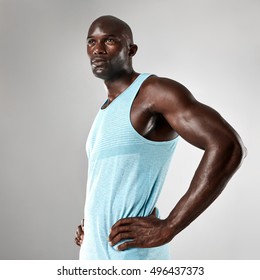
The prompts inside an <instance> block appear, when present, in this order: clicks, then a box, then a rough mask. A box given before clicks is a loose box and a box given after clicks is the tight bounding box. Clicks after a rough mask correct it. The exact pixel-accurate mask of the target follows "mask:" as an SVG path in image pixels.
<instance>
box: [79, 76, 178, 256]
mask: <svg viewBox="0 0 260 280" xmlns="http://www.w3.org/2000/svg"><path fill="white" fill-rule="evenodd" d="M149 76H150V74H147V73H143V74H140V75H139V76H138V77H137V78H136V80H135V81H134V82H133V83H132V84H131V85H130V86H129V87H128V88H127V89H126V90H125V91H124V92H122V93H121V94H120V95H119V96H118V97H117V98H116V99H114V100H113V102H112V103H111V104H110V105H109V106H108V107H106V108H105V109H100V110H99V112H98V114H97V116H96V118H95V120H94V123H93V125H92V128H91V131H90V133H89V137H88V140H87V144H86V151H87V156H88V160H89V165H88V166H89V167H88V181H87V193H86V203H85V210H84V218H85V224H84V229H85V236H84V242H83V244H82V246H81V249H80V259H88V260H152V259H170V255H169V247H168V245H163V246H159V247H154V248H145V249H142V248H131V249H128V250H125V251H117V250H116V246H115V247H111V246H110V245H109V243H108V240H107V238H108V236H109V233H110V228H111V227H112V225H113V224H114V223H115V222H117V221H118V220H119V219H121V218H126V217H136V216H141V217H144V216H148V215H149V214H150V213H151V212H152V211H153V209H154V207H155V205H156V202H157V199H158V196H159V194H160V191H161V188H162V185H163V183H164V180H165V177H166V173H167V170H168V167H169V163H170V160H171V157H172V154H173V151H174V149H175V146H176V143H177V138H176V139H174V140H171V141H162V142H157V141H151V140H148V139H146V138H144V137H143V136H141V135H140V134H139V133H138V132H136V130H135V129H134V128H133V126H132V124H131V120H130V110H131V106H132V103H133V101H134V98H135V96H136V94H137V92H138V90H139V88H140V86H141V85H142V83H143V81H144V80H145V79H146V78H147V77H149ZM117 246H118V245H117Z"/></svg>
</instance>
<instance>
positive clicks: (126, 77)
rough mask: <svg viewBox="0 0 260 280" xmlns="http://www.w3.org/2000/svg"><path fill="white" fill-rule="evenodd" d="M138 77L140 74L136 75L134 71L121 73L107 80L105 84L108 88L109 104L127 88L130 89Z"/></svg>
mask: <svg viewBox="0 0 260 280" xmlns="http://www.w3.org/2000/svg"><path fill="white" fill-rule="evenodd" d="M138 75H139V73H136V72H135V71H134V70H132V71H131V72H124V73H121V74H120V75H118V76H117V77H114V78H113V79H109V80H105V81H104V83H105V86H106V88H107V92H108V100H109V102H111V101H112V100H113V99H115V98H116V97H117V96H118V95H120V94H121V93H122V92H123V91H124V90H125V89H126V88H128V87H129V86H130V85H131V84H132V82H133V81H134V80H135V79H136V78H137V76H138Z"/></svg>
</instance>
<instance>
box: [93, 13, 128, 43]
mask: <svg viewBox="0 0 260 280" xmlns="http://www.w3.org/2000/svg"><path fill="white" fill-rule="evenodd" d="M104 26H107V27H108V26H109V28H110V29H111V30H114V31H115V32H119V33H121V35H122V36H123V37H124V38H125V39H126V40H127V42H128V44H133V33H132V30H131V28H130V26H129V25H128V24H127V23H126V22H124V21H123V20H121V19H119V18H117V17H114V16H110V15H106V16H101V17H99V18H97V19H95V20H94V21H93V23H92V24H91V25H90V27H89V32H88V33H89V34H90V33H92V31H93V30H94V29H95V28H97V27H104Z"/></svg>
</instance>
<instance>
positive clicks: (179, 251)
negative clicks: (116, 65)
mask: <svg viewBox="0 0 260 280" xmlns="http://www.w3.org/2000/svg"><path fill="white" fill-rule="evenodd" d="M259 11H260V2H259V1H257V0H256V1H254V0H240V1H235V0H212V1H210V0H197V1H194V0H186V1H185V0H184V1H183V0H178V1H174V0H172V1H170V0H164V1H155V0H153V1H151V0H143V1H137V0H132V1H116V0H110V1H104V0H103V1H102V0H96V1H87V0H76V1H73V0H31V1H29V0H0V63H1V64H0V94H1V96H0V226H1V230H0V259H77V258H78V252H79V248H78V247H77V246H76V245H74V232H75V229H76V227H77V225H78V224H79V223H80V220H81V219H82V218H83V208H84V202H85V188H86V180H87V158H86V154H85V142H86V139H87V135H88V132H89V129H90V127H91V123H92V121H93V119H94V117H95V114H96V112H97V110H98V109H99V106H100V105H101V104H102V103H103V102H104V101H105V99H106V92H105V89H104V86H103V82H102V80H99V79H96V78H95V77H94V76H93V75H92V73H91V69H90V66H89V61H88V58H87V56H86V35H87V30H88V27H89V25H90V23H91V22H92V21H93V20H94V19H95V18H96V17H98V16H100V15H104V14H112V15H115V16H117V17H119V18H121V19H123V20H125V21H126V22H128V23H129V25H130V26H131V27H132V30H133V33H134V39H135V42H136V44H138V46H139V50H138V53H137V54H136V56H135V57H134V68H135V69H136V71H138V72H151V73H155V74H157V75H159V76H165V77H169V78H172V79H175V80H177V81H179V82H181V83H182V84H184V85H185V86H186V87H188V88H189V90H190V91H191V92H192V93H193V94H194V95H195V97H196V98H197V99H198V100H200V101H201V102H203V103H206V104H208V105H210V106H212V107H213V108H215V109H216V110H217V111H219V112H220V114H221V115H222V116H223V117H224V118H225V119H226V120H227V121H228V122H229V123H231V125H232V126H233V127H234V128H235V129H236V130H237V131H238V133H239V134H240V135H241V137H242V139H243V140H244V143H245V145H246V146H247V148H248V152H249V153H248V157H247V158H246V160H245V161H244V164H243V166H242V167H241V169H239V171H238V172H237V173H236V174H235V176H234V177H233V178H232V179H231V181H230V182H229V184H228V186H227V188H226V189H225V190H224V192H223V193H222V194H221V196H220V197H219V198H218V199H217V200H216V201H215V202H214V203H213V204H212V205H211V206H210V207H209V208H208V209H207V210H206V211H205V212H204V213H203V214H202V215H201V216H199V217H198V218H197V219H196V220H195V221H194V222H193V223H192V224H191V225H190V226H189V227H188V228H186V229H185V230H184V231H182V232H181V233H180V234H179V235H178V236H177V237H176V238H174V240H173V241H172V242H171V251H172V256H173V258H174V259H191V260H192V259H259V258H260V242H259V236H260V223H259V214H260V203H259V197H260V183H259V182H260V179H259V171H260V170H259V156H260V154H259V143H260V135H259V117H260V112H259V111H260V110H259V104H260V98H259V93H260V92H259V90H260V85H259V77H260V75H259V74H260V71H259V70H260V52H259V50H260V37H259V34H260V32H259V26H260V17H259ZM201 156H202V151H200V150H198V149H197V148H195V147H192V146H191V145H190V144H187V143H186V142H185V141H184V140H181V141H179V144H178V147H177V149H176V153H175V155H174V157H173V161H172V164H171V166H170V170H169V173H168V176H167V179H166V182H165V186H164V189H163V191H162V194H161V196H160V199H159V203H158V208H159V209H160V212H161V216H162V218H165V217H166V216H167V214H168V213H169V212H170V210H171V209H172V208H173V206H174V205H175V204H176V202H177V201H178V200H179V199H180V197H181V196H182V195H183V194H184V192H185V191H186V189H187V188H188V186H189V182H190V180H191V178H192V176H193V174H194V171H195V169H196V166H197V164H198V162H199V160H200V157H201ZM108 168H109V166H108ZM85 230H87V228H86V229H85Z"/></svg>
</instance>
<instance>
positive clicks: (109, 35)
mask: <svg viewBox="0 0 260 280" xmlns="http://www.w3.org/2000/svg"><path fill="white" fill-rule="evenodd" d="M93 37H94V36H91V35H90V36H88V37H87V39H90V38H93ZM102 37H114V38H118V37H119V36H116V35H115V34H105V35H104V36H102Z"/></svg>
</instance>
